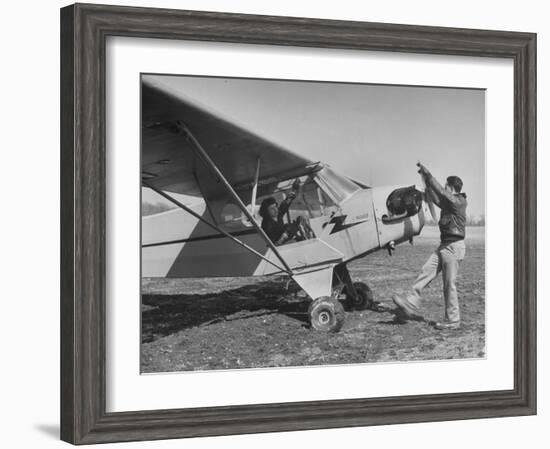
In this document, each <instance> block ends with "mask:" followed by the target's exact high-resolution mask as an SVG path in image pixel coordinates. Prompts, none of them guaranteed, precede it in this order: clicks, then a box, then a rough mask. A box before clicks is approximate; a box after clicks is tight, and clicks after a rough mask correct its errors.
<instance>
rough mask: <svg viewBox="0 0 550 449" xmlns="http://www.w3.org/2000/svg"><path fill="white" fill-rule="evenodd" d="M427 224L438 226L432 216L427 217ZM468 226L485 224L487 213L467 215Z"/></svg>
mask: <svg viewBox="0 0 550 449" xmlns="http://www.w3.org/2000/svg"><path fill="white" fill-rule="evenodd" d="M426 224H427V225H428V226H437V222H435V221H434V220H433V218H432V217H426ZM466 226H485V214H481V215H477V216H474V215H468V216H467V217H466Z"/></svg>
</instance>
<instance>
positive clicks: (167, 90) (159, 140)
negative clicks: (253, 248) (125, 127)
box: [141, 75, 316, 200]
mask: <svg viewBox="0 0 550 449" xmlns="http://www.w3.org/2000/svg"><path fill="white" fill-rule="evenodd" d="M141 104H142V122H141V123H142V140H141V146H142V152H141V154H142V163H141V166H142V179H144V180H146V181H147V183H148V184H150V185H152V186H153V187H156V188H158V189H160V190H163V191H166V192H172V193H180V194H185V195H193V196H202V197H204V198H207V199H209V200H212V199H216V198H220V197H222V196H224V195H225V189H224V186H223V185H222V183H220V182H219V180H218V179H216V178H215V176H214V175H213V174H212V173H211V171H210V170H209V169H208V167H207V166H206V165H205V163H204V162H203V161H202V160H201V159H200V158H199V157H198V156H197V155H196V152H195V149H194V147H193V144H192V143H191V142H190V141H189V140H188V139H186V138H185V137H184V136H182V135H181V134H178V133H177V132H175V130H174V127H173V126H171V125H170V124H173V123H174V122H176V121H177V120H181V121H183V122H184V123H185V125H186V126H187V128H188V129H189V130H190V131H191V132H192V134H193V136H194V137H195V138H196V139H197V140H198V141H199V142H200V144H201V146H202V147H204V149H205V150H206V152H207V153H208V155H209V157H210V158H211V159H212V161H213V162H214V164H215V165H216V166H217V167H218V169H219V170H220V171H221V173H222V174H223V176H224V177H225V178H226V179H227V180H228V181H229V183H230V184H231V185H232V186H233V187H234V188H235V189H236V190H238V189H239V188H246V186H247V185H248V186H251V185H252V183H253V181H254V179H255V174H256V168H257V164H258V159H259V161H260V162H259V163H260V176H259V179H260V184H264V185H266V184H270V183H271V184H272V183H273V182H275V181H277V180H281V179H289V178H291V177H297V176H302V175H305V174H307V173H309V172H311V171H312V170H313V169H314V168H315V166H316V164H315V163H313V162H312V161H310V160H308V159H305V158H303V157H301V156H299V155H297V154H294V153H292V152H291V151H289V150H287V149H285V148H283V147H281V146H279V145H277V144H275V143H272V142H269V141H268V140H266V139H264V138H262V137H260V136H257V135H255V134H253V133H252V132H250V131H247V130H245V129H243V128H242V127H239V126H237V125H236V124H233V123H231V122H230V121H228V120H226V119H224V118H222V117H220V116H219V115H217V114H215V113H213V112H210V111H208V110H207V109H206V108H205V107H202V106H199V105H197V104H194V103H192V102H191V101H189V100H188V99H186V98H185V96H184V94H182V93H181V92H180V91H178V90H176V89H175V88H174V86H171V85H170V81H169V78H162V79H161V78H159V77H153V76H147V75H144V76H143V77H142V96H141Z"/></svg>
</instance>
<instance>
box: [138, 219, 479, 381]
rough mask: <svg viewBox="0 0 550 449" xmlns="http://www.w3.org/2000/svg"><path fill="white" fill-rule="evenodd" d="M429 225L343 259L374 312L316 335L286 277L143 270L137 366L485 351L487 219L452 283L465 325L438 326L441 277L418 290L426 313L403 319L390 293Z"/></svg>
mask: <svg viewBox="0 0 550 449" xmlns="http://www.w3.org/2000/svg"><path fill="white" fill-rule="evenodd" d="M438 240H439V233H438V230H437V228H432V227H426V228H425V229H424V230H423V231H422V236H421V237H419V238H417V239H416V240H415V241H414V245H409V244H402V245H400V246H398V247H397V250H396V251H395V253H394V255H393V257H389V256H388V254H387V253H386V252H385V251H379V252H377V253H375V254H372V255H370V256H367V257H365V258H363V259H360V260H357V261H355V262H353V263H351V264H350V265H349V269H350V273H351V275H352V278H353V279H354V280H357V281H363V282H366V283H367V284H368V285H369V286H370V287H371V288H372V289H373V291H374V294H375V299H376V300H377V301H379V302H380V305H381V307H380V310H379V311H370V310H367V311H361V312H357V311H354V312H347V313H346V322H345V324H344V327H343V328H342V330H341V331H340V332H338V333H336V334H323V333H320V332H317V331H314V330H313V329H311V328H310V327H309V325H308V318H307V308H308V305H309V301H308V300H307V298H306V297H305V295H304V294H303V293H302V292H300V291H299V289H298V288H297V287H296V286H295V285H294V284H291V285H290V286H289V288H288V289H287V288H286V287H287V279H286V278H284V277H266V278H258V277H255V278H209V279H143V280H142V345H141V365H142V366H141V369H142V372H144V373H152V372H166V371H184V370H212V369H235V368H259V367H276V366H278V367H280V366H303V365H325V364H347V363H369V362H388V361H410V360H440V359H454V358H481V357H484V356H485V228H483V227H471V228H468V229H467V239H466V246H467V250H466V257H465V259H464V261H463V263H462V265H461V267H460V273H459V277H458V291H459V299H460V303H461V313H462V324H463V325H462V327H461V328H460V329H459V330H448V331H438V330H436V329H435V328H434V327H433V326H432V325H431V324H430V321H432V320H433V321H437V320H441V319H442V318H443V313H444V311H443V297H442V283H441V278H440V277H439V278H438V279H436V280H435V281H434V282H432V284H431V285H430V286H429V287H428V288H427V289H426V290H425V293H424V303H423V306H424V311H425V317H426V321H423V322H418V321H415V322H410V321H409V322H405V323H403V322H401V321H399V320H397V319H396V315H395V309H394V307H393V303H392V301H391V296H392V294H394V293H398V294H405V293H406V292H407V291H408V288H409V287H410V285H411V284H412V282H413V281H414V279H415V277H416V275H417V274H418V271H419V270H420V267H421V266H422V265H423V263H424V262H425V260H426V259H427V258H428V256H429V255H430V253H431V252H432V251H433V250H434V248H435V247H436V246H437V244H438Z"/></svg>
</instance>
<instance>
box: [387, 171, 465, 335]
mask: <svg viewBox="0 0 550 449" xmlns="http://www.w3.org/2000/svg"><path fill="white" fill-rule="evenodd" d="M417 165H418V167H419V170H418V172H419V173H420V174H421V175H422V177H423V178H424V181H425V183H426V195H430V197H431V199H432V200H433V202H434V203H435V204H436V205H437V206H438V207H439V208H441V217H440V219H439V230H440V232H441V243H440V245H439V246H438V247H437V249H436V250H435V251H434V252H433V254H432V255H431V256H430V257H429V258H428V260H427V262H426V263H425V264H424V266H423V267H422V271H421V272H420V274H419V275H418V277H417V278H416V281H415V282H414V284H413V286H412V291H411V293H410V294H409V295H408V296H407V297H406V298H401V297H399V296H397V295H394V296H393V302H394V303H395V304H396V305H397V307H398V308H399V309H400V311H401V312H402V314H403V315H404V316H405V317H406V318H408V319H413V320H414V319H416V320H420V319H423V316H422V312H421V310H420V302H421V294H422V290H423V289H424V287H426V286H427V285H428V284H429V283H430V282H431V281H433V280H434V279H435V278H436V276H437V275H438V274H439V272H442V275H443V296H444V297H445V320H444V321H443V322H440V323H436V325H435V327H436V328H437V329H458V328H460V307H459V303H458V295H457V290H456V277H457V274H458V266H459V264H460V261H461V260H462V259H464V254H465V251H466V247H465V245H464V238H465V236H466V206H467V205H468V202H467V200H466V194H464V193H462V192H461V191H462V180H461V179H460V178H459V177H458V176H449V177H448V178H447V182H446V184H445V187H442V186H441V184H439V182H437V180H436V179H435V178H434V177H433V176H432V174H431V173H430V171H429V170H428V169H427V168H426V167H425V166H423V165H422V164H420V163H418V164H417Z"/></svg>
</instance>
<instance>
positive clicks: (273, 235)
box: [262, 198, 292, 243]
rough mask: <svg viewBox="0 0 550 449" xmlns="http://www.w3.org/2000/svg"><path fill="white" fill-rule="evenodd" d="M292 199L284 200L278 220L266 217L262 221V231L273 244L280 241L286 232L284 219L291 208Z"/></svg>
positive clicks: (280, 206)
mask: <svg viewBox="0 0 550 449" xmlns="http://www.w3.org/2000/svg"><path fill="white" fill-rule="evenodd" d="M291 202H292V201H291V200H290V199H288V198H287V199H286V200H283V201H282V202H281V204H280V205H279V212H278V214H277V220H274V219H273V218H271V217H269V216H268V217H265V218H264V219H263V220H262V229H263V230H264V231H265V233H266V234H267V236H268V237H269V238H270V240H271V241H272V242H273V243H276V242H278V241H279V239H280V238H281V236H282V235H283V233H284V232H285V229H286V225H285V224H284V222H283V217H284V215H285V214H286V213H287V211H288V208H289V207H290V203H291Z"/></svg>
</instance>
